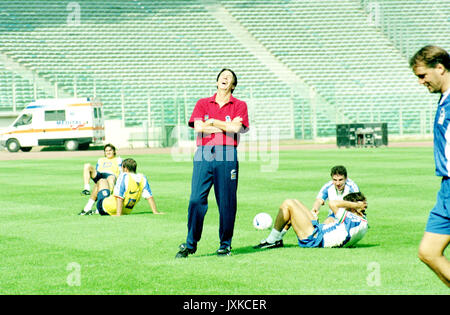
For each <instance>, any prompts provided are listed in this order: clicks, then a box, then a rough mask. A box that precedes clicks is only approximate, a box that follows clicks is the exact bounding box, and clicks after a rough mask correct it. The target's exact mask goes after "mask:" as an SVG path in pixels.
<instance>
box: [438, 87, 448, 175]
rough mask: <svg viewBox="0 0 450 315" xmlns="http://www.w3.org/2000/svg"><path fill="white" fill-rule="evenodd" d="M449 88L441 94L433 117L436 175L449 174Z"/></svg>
mask: <svg viewBox="0 0 450 315" xmlns="http://www.w3.org/2000/svg"><path fill="white" fill-rule="evenodd" d="M449 94H450V90H448V91H446V92H445V93H444V94H442V97H441V99H440V101H439V104H438V108H437V111H436V117H435V118H434V161H435V163H436V175H437V176H446V177H449V176H450V175H449V174H450V128H449V127H450V126H449V125H450V97H449Z"/></svg>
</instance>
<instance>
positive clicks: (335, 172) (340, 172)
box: [331, 165, 347, 178]
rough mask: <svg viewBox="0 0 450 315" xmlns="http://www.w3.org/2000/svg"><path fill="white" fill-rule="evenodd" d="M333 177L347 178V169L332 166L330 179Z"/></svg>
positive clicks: (340, 166)
mask: <svg viewBox="0 0 450 315" xmlns="http://www.w3.org/2000/svg"><path fill="white" fill-rule="evenodd" d="M334 175H343V176H344V177H345V178H347V169H346V168H345V166H343V165H336V166H333V168H332V169H331V177H333V176H334Z"/></svg>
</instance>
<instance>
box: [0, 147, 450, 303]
mask: <svg viewBox="0 0 450 315" xmlns="http://www.w3.org/2000/svg"><path fill="white" fill-rule="evenodd" d="M122 157H123V158H125V157H127V156H122ZM134 158H135V159H136V160H137V162H138V171H140V172H143V173H145V174H146V175H147V176H148V178H149V180H150V184H151V188H152V191H153V193H154V196H155V199H156V202H157V205H158V207H159V209H160V210H161V211H164V212H165V213H166V214H165V215H162V216H155V215H152V214H151V211H150V210H149V209H148V206H147V204H146V203H145V202H142V201H141V202H140V203H139V204H138V205H137V206H136V208H135V209H134V211H133V213H132V214H131V215H129V216H124V217H120V218H115V217H100V216H90V217H80V216H77V213H78V212H79V211H80V210H81V209H82V207H83V206H84V204H85V202H86V197H82V196H81V195H80V190H81V189H82V176H81V172H82V165H83V163H85V162H92V163H94V162H95V161H96V158H95V157H92V158H87V159H86V158H66V159H47V160H16V161H0V174H1V176H0V185H1V187H2V189H1V190H0V252H1V253H2V259H1V260H0V294H226V295H228V294H255V295H256V294H258V295H259V294H276V295H278V294H448V293H449V291H448V288H447V287H445V286H444V285H443V284H442V283H441V282H440V281H439V280H438V278H437V277H436V276H435V275H434V273H432V272H431V271H430V270H429V269H428V268H427V267H426V266H425V265H424V264H423V263H421V262H420V261H419V260H418V258H417V247H418V244H419V242H420V239H421V237H422V235H423V231H424V227H425V223H426V220H427V217H428V213H429V211H430V209H431V208H432V207H433V205H434V203H435V197H436V193H437V191H438V189H439V179H438V178H437V177H436V176H434V162H433V156H432V149H431V148H376V149H341V150H339V149H329V150H298V151H281V152H280V153H279V164H278V169H277V170H276V171H273V172H263V171H261V167H262V166H263V165H265V164H267V163H268V162H264V161H261V160H262V158H261V156H258V158H257V159H256V160H255V159H253V158H250V156H249V155H248V154H247V153H242V155H241V163H240V174H239V176H240V177H239V189H238V215H237V219H236V226H235V235H234V238H233V244H232V245H233V255H232V256H231V257H224V258H220V257H216V256H215V255H214V252H215V250H216V249H217V248H218V245H219V243H218V211H217V206H216V204H215V200H214V193H213V192H212V191H211V194H210V208H209V211H208V213H207V215H206V219H205V224H204V230H203V236H202V240H201V241H200V243H199V246H198V251H197V253H196V254H195V255H193V256H190V257H189V258H188V259H186V260H175V259H174V256H175V254H176V252H177V249H178V245H179V244H180V243H182V242H183V241H184V240H185V237H186V232H187V228H186V217H187V204H188V200H189V194H190V180H191V174H192V162H191V161H190V160H188V161H184V162H176V161H174V160H173V159H172V157H171V156H170V155H164V154H161V155H136V156H134ZM336 164H344V165H346V167H347V168H348V170H349V173H350V174H349V177H350V178H352V179H353V180H354V181H356V182H357V183H358V185H359V186H360V189H361V191H363V192H364V193H365V195H366V196H367V197H368V201H369V209H368V218H369V223H370V229H369V232H368V233H367V235H366V236H365V238H364V239H363V240H362V241H361V242H360V243H358V245H357V247H356V248H351V249H301V248H299V247H298V246H297V241H296V237H295V235H294V232H293V231H290V232H289V233H288V234H287V235H286V237H285V244H286V246H285V247H284V248H279V249H273V250H266V251H254V250H253V249H252V246H253V245H255V244H256V243H258V242H259V241H260V240H261V239H263V238H264V237H266V235H267V231H256V230H255V229H254V228H253V227H252V224H251V222H252V218H253V216H254V215H255V214H256V213H258V212H261V211H265V212H268V213H270V214H271V215H272V216H273V217H274V216H275V213H276V211H277V209H278V206H279V205H280V204H281V202H282V201H283V200H284V199H286V198H296V199H299V200H301V201H302V202H304V203H305V204H306V205H308V206H312V204H313V202H314V199H315V197H316V195H317V193H318V190H319V189H320V187H321V186H322V185H323V184H324V183H325V182H326V181H328V180H329V178H330V177H329V170H330V168H331V166H333V165H336ZM326 212H327V210H326V207H322V211H321V215H320V217H321V218H324V217H325V215H326ZM447 256H448V251H447ZM72 266H75V267H76V268H79V269H72ZM78 271H79V272H78ZM78 275H79V276H80V277H79V278H77V276H78ZM74 279H75V280H77V279H79V280H80V281H79V282H76V281H75V282H73V281H74Z"/></svg>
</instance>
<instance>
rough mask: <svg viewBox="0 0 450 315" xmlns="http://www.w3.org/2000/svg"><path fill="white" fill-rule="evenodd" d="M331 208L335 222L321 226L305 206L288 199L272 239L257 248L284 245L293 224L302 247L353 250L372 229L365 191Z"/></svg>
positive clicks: (280, 211)
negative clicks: (285, 237) (286, 230)
mask: <svg viewBox="0 0 450 315" xmlns="http://www.w3.org/2000/svg"><path fill="white" fill-rule="evenodd" d="M328 205H329V206H330V209H331V210H332V211H333V213H334V215H335V219H334V221H333V222H331V223H328V224H319V222H318V221H317V220H315V217H314V215H313V213H312V211H310V210H309V209H308V208H307V207H306V206H305V205H304V204H302V203H301V202H300V201H298V200H295V199H287V200H285V201H284V202H283V203H282V204H281V206H280V210H279V211H278V215H277V218H276V220H275V225H274V227H273V229H272V231H271V232H270V234H269V236H268V237H267V238H266V239H264V240H262V241H261V242H260V244H258V245H256V246H254V248H255V249H263V248H275V247H282V246H283V235H284V234H282V233H281V231H282V230H283V229H284V227H285V225H286V224H288V222H290V224H291V225H292V227H293V229H294V231H295V233H296V234H297V238H298V244H299V246H300V247H350V246H353V245H355V244H356V243H357V242H358V241H359V240H361V239H362V238H363V236H364V235H365V234H366V232H367V229H368V224H367V219H366V214H365V211H366V209H367V200H366V197H364V195H363V194H362V193H361V192H355V193H350V194H348V195H346V196H345V197H344V200H330V201H329V203H328Z"/></svg>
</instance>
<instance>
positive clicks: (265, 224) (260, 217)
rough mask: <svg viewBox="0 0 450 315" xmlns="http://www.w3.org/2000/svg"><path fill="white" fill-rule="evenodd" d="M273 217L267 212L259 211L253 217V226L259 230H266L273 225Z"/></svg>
mask: <svg viewBox="0 0 450 315" xmlns="http://www.w3.org/2000/svg"><path fill="white" fill-rule="evenodd" d="M272 222H273V221H272V217H271V216H270V215H269V214H268V213H265V212H261V213H258V214H257V215H255V217H254V218H253V226H254V227H255V229H258V230H265V229H268V228H270V227H271V226H272Z"/></svg>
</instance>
